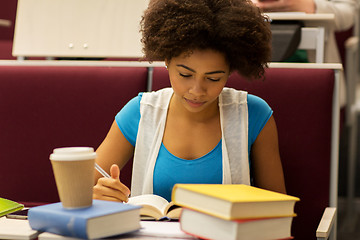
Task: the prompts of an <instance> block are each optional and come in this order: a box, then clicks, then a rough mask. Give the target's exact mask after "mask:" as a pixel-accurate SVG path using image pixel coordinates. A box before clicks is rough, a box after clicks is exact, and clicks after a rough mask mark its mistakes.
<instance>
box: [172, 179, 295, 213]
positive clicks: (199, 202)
mask: <svg viewBox="0 0 360 240" xmlns="http://www.w3.org/2000/svg"><path fill="white" fill-rule="evenodd" d="M299 200H300V199H299V198H297V197H293V196H289V195H286V194H282V193H277V192H273V191H269V190H264V189H261V188H257V187H252V186H248V185H244V184H176V185H175V186H174V188H173V191H172V201H173V202H174V204H176V205H179V206H181V207H186V208H190V209H193V210H197V211H200V212H204V213H207V214H210V215H213V216H216V217H220V218H223V219H227V220H233V219H252V218H270V217H287V216H295V213H294V206H295V203H296V202H297V201H299Z"/></svg>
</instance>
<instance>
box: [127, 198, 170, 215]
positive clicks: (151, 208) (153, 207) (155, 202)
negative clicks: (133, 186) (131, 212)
mask: <svg viewBox="0 0 360 240" xmlns="http://www.w3.org/2000/svg"><path fill="white" fill-rule="evenodd" d="M127 203H128V204H133V205H140V206H143V208H142V209H141V210H140V214H141V215H150V216H153V217H155V218H156V219H159V218H161V217H164V216H165V215H166V209H167V206H168V204H169V202H168V201H167V200H166V199H165V198H163V197H161V196H158V195H153V194H145V195H139V196H135V197H130V198H129V201H128V202H127ZM154 212H157V213H154ZM152 213H154V214H152ZM160 215H161V216H160Z"/></svg>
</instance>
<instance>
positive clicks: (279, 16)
mask: <svg viewBox="0 0 360 240" xmlns="http://www.w3.org/2000/svg"><path fill="white" fill-rule="evenodd" d="M264 15H267V16H269V18H270V19H272V20H303V21H333V20H334V19H335V15H334V14H333V13H314V14H309V13H302V12H269V13H264Z"/></svg>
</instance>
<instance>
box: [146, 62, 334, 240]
mask: <svg viewBox="0 0 360 240" xmlns="http://www.w3.org/2000/svg"><path fill="white" fill-rule="evenodd" d="M279 65H281V64H279ZM287 65H290V66H295V64H287ZM297 65H298V66H299V64H297ZM304 66H306V65H304ZM337 71H338V70H337ZM335 75H336V73H335V71H334V70H332V69H305V68H304V69H301V68H297V69H296V68H290V69H286V68H269V69H267V71H266V76H265V79H264V80H257V81H248V80H246V79H244V78H243V77H241V76H239V75H238V74H233V75H232V76H230V78H229V80H228V82H227V86H228V87H233V88H236V89H241V90H245V91H247V92H249V93H251V94H254V95H257V96H260V97H262V98H263V99H264V100H266V101H267V102H268V104H269V105H270V106H271V107H272V109H273V110H274V117H275V120H276V123H277V128H278V133H279V147H280V155H281V159H282V164H283V168H284V174H285V182H286V188H287V193H288V194H290V195H293V196H297V197H299V198H300V199H301V201H300V202H298V203H296V207H295V212H296V213H297V217H295V218H294V221H293V229H292V234H293V236H294V237H295V239H315V238H316V234H315V233H316V230H317V227H318V224H319V222H320V220H321V218H322V214H323V211H324V210H325V208H326V207H328V206H332V207H336V204H337V168H336V167H337V163H338V121H339V119H338V118H339V116H338V114H339V110H338V109H339V108H338V107H339V106H338V101H337V100H336V99H337V91H338V89H337V88H338V85H337V84H338V83H337V81H338V80H335ZM167 86H169V78H168V75H167V71H166V70H165V68H160V67H159V68H155V69H154V76H153V90H157V89H160V88H163V87H167ZM334 103H335V106H334ZM334 107H335V108H334ZM334 109H337V110H334ZM334 127H335V130H334ZM331 167H333V168H331ZM331 174H332V175H331ZM330 186H331V188H332V189H331V190H330Z"/></svg>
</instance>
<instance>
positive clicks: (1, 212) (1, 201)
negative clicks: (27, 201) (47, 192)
mask: <svg viewBox="0 0 360 240" xmlns="http://www.w3.org/2000/svg"><path fill="white" fill-rule="evenodd" d="M23 207H24V205H23V204H20V203H17V202H14V201H11V200H9V199H5V198H0V217H2V216H5V215H6V214H9V213H12V212H16V211H18V210H21V209H22V208H23Z"/></svg>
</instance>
